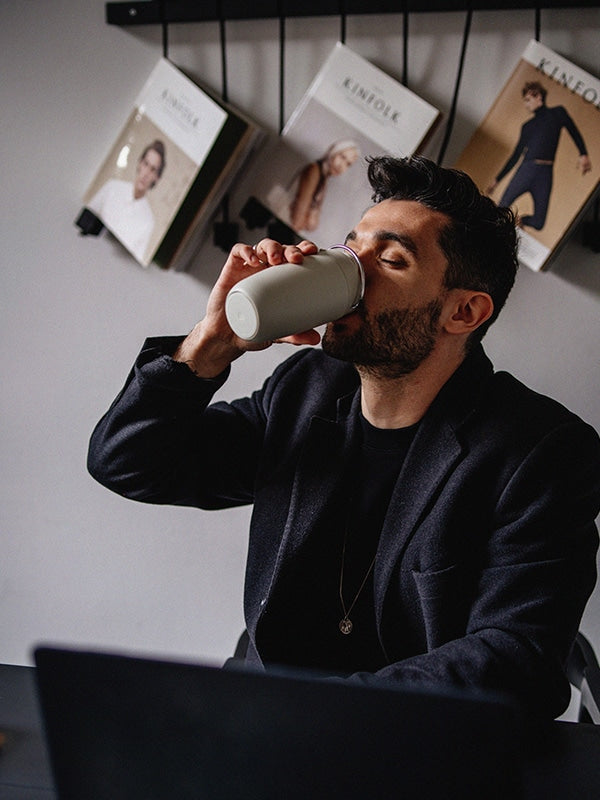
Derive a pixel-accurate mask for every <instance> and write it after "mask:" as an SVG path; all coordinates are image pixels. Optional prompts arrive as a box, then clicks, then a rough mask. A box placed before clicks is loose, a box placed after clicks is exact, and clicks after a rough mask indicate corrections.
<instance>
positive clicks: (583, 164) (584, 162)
mask: <svg viewBox="0 0 600 800" xmlns="http://www.w3.org/2000/svg"><path fill="white" fill-rule="evenodd" d="M579 168H580V169H581V174H582V175H585V174H586V173H587V172H589V171H590V170H591V168H592V162H591V159H590V157H589V156H588V155H583V156H579Z"/></svg>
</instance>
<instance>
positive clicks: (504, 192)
mask: <svg viewBox="0 0 600 800" xmlns="http://www.w3.org/2000/svg"><path fill="white" fill-rule="evenodd" d="M599 109H600V81H599V80H598V79H596V78H594V77H593V76H592V75H589V74H588V73H587V72H584V71H583V70H581V69H579V68H578V67H576V66H575V65H574V64H572V63H570V62H569V61H567V60H566V59H565V58H563V57H562V56H560V55H557V54H556V53H554V52H553V51H552V50H549V49H548V48H547V47H545V46H544V45H542V44H540V43H539V42H536V41H531V42H530V43H529V44H528V46H527V48H526V49H525V52H524V53H523V55H522V56H521V58H520V60H519V62H518V64H517V66H516V68H515V69H514V71H513V73H512V75H511V76H510V78H509V79H508V81H507V82H506V84H505V85H504V87H503V89H502V90H501V92H500V94H499V95H498V97H497V98H496V100H495V102H494V103H493V105H492V107H491V108H490V110H489V111H488V113H487V114H486V116H485V118H484V119H483V121H482V122H481V124H480V125H479V127H478V128H477V130H476V131H475V133H474V135H473V136H472V138H471V140H470V142H469V143H468V144H467V146H466V148H465V149H464V151H463V153H462V154H461V156H460V158H459V160H458V162H457V164H456V167H458V169H462V170H464V171H465V172H467V173H468V174H469V175H470V176H471V177H472V178H473V180H474V181H475V183H476V184H477V185H478V187H479V188H480V190H481V191H485V192H487V193H488V194H489V196H490V197H492V199H494V200H495V201H496V202H497V203H498V204H499V205H503V206H511V207H512V208H513V209H514V210H515V212H516V214H517V218H518V224H519V240H520V243H519V260H520V261H521V263H522V264H524V265H525V266H527V267H529V268H530V269H533V270H536V271H538V270H544V269H547V268H548V267H549V266H550V263H551V260H552V258H553V257H554V256H555V255H556V254H557V252H558V250H559V249H560V246H561V245H562V244H563V243H564V241H565V239H566V237H567V235H568V232H569V231H570V230H571V229H572V228H573V227H574V225H575V223H576V222H577V220H578V219H579V218H580V217H581V216H582V215H583V213H584V211H585V209H586V207H587V206H588V204H589V203H590V201H591V199H592V197H593V195H594V194H595V191H596V189H597V188H598V184H599V181H600V114H599V113H598V111H599Z"/></svg>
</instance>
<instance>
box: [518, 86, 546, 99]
mask: <svg viewBox="0 0 600 800" xmlns="http://www.w3.org/2000/svg"><path fill="white" fill-rule="evenodd" d="M530 92H531V94H539V96H540V97H541V98H542V103H545V102H546V95H547V94H548V92H547V91H546V89H545V87H544V86H542V84H541V83H540V82H539V81H527V83H526V84H525V85H524V86H523V88H522V89H521V96H522V97H525V95H526V94H529V93H530Z"/></svg>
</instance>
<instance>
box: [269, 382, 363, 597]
mask: <svg viewBox="0 0 600 800" xmlns="http://www.w3.org/2000/svg"><path fill="white" fill-rule="evenodd" d="M359 402H360V392H356V393H355V395H354V396H353V397H352V396H347V397H344V398H342V399H341V400H340V401H339V403H338V419H337V420H330V419H324V418H321V417H313V418H312V419H311V421H310V427H309V430H308V433H307V436H306V441H305V443H304V446H303V448H302V453H301V455H300V459H299V462H298V466H297V468H296V474H295V476H294V483H293V487H292V493H291V498H290V506H289V511H288V515H287V520H286V524H285V528H284V533H283V537H282V540H281V544H280V548H279V553H278V556H277V562H276V564H275V569H274V573H273V578H272V582H271V585H273V583H274V582H275V581H276V579H277V575H278V573H279V571H280V569H281V565H282V563H283V561H284V560H288V559H290V558H293V556H294V554H295V553H296V552H297V550H298V548H299V547H300V546H301V545H302V543H303V542H304V541H305V540H306V538H307V537H308V536H309V535H310V534H311V532H312V530H313V529H314V527H315V525H316V524H318V523H319V522H320V520H322V519H323V515H324V514H325V513H326V510H327V506H328V505H329V504H331V503H336V508H337V509H339V510H340V512H341V513H345V509H346V508H347V504H346V503H344V502H343V498H344V493H345V492H346V491H347V484H346V470H345V466H346V465H347V464H349V463H351V453H352V452H353V450H354V448H355V447H356V445H357V442H358V414H357V413H356V412H357V409H358V403H359ZM340 501H342V502H340Z"/></svg>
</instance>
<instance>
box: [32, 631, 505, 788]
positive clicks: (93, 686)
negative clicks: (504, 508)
mask: <svg viewBox="0 0 600 800" xmlns="http://www.w3.org/2000/svg"><path fill="white" fill-rule="evenodd" d="M35 662H36V675H37V685H38V694H39V699H40V704H41V710H42V717H43V721H44V729H45V735H46V738H47V744H48V748H49V753H50V759H51V763H52V768H53V773H54V777H55V783H56V788H57V793H58V797H59V799H60V800H300V799H301V800H317V799H318V798H328V799H330V798H331V799H334V798H335V799H337V798H340V799H341V800H342V799H343V800H376V799H379V798H381V799H382V800H383V799H384V798H394V799H396V798H402V800H407V799H409V798H410V799H411V798H418V800H432V799H433V798H436V800H440V799H441V798H443V799H444V800H452V799H453V798H457V800H458V798H460V800H464V798H484V797H485V798H486V800H494V799H495V798H497V799H498V800H507V798H511V800H515V799H516V798H519V797H520V796H521V789H520V787H521V760H520V733H519V724H518V715H517V712H516V710H515V709H514V707H513V706H512V705H511V704H510V703H509V702H508V701H506V700H504V699H503V698H500V697H495V696H489V695H487V694H479V693H473V692H462V691H450V690H443V689H440V690H439V691H431V690H427V691H425V690H417V689H414V688H409V687H395V686H394V687H392V686H390V685H385V686H383V685H382V686H377V687H374V686H365V685H357V684H353V683H349V682H346V681H338V680H327V679H323V678H318V677H316V676H314V675H308V674H298V673H288V672H280V673H275V674H271V673H264V672H256V671H249V670H246V669H232V670H228V669H221V668H218V667H215V666H207V665H203V664H196V663H181V662H176V661H170V660H156V659H152V658H145V657H138V656H133V655H126V654H122V653H111V652H94V651H78V650H73V649H66V648H62V647H52V646H40V647H38V648H37V649H36V650H35Z"/></svg>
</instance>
